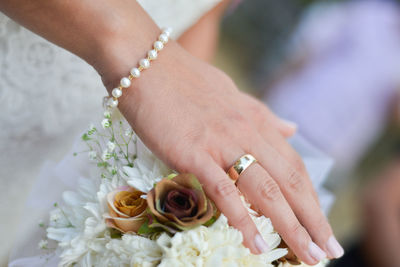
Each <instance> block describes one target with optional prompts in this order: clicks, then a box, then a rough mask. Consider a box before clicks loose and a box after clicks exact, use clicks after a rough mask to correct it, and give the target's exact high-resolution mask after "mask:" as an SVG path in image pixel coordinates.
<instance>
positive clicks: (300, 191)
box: [250, 137, 344, 258]
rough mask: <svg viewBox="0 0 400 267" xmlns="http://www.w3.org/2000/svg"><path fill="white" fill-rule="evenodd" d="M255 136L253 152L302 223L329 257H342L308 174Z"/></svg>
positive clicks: (341, 251)
mask: <svg viewBox="0 0 400 267" xmlns="http://www.w3.org/2000/svg"><path fill="white" fill-rule="evenodd" d="M257 139H258V138H255V140H254V141H255V143H254V144H255V145H254V146H253V148H252V151H251V152H250V153H251V154H253V156H254V157H256V158H257V159H258V160H259V162H260V164H261V165H262V166H263V167H264V168H265V170H266V171H267V172H268V173H269V174H270V175H271V177H273V179H274V180H275V181H276V183H277V184H278V185H279V187H280V188H281V190H282V193H283V195H284V196H285V198H286V200H287V202H288V203H289V205H290V207H291V208H292V209H293V211H294V213H295V215H296V216H297V218H298V219H299V221H300V223H301V224H302V225H303V226H304V227H305V228H306V230H307V231H308V233H309V234H310V235H311V238H312V240H313V241H314V242H315V243H316V244H317V245H318V246H319V247H320V248H322V249H323V250H324V251H325V252H326V254H327V255H328V257H329V258H339V257H341V256H342V255H343V252H344V251H343V248H342V247H341V246H340V245H339V243H338V242H337V240H336V238H335V237H334V236H333V231H332V228H331V226H330V225H329V223H328V221H327V219H326V217H325V215H324V214H323V213H322V210H321V209H320V206H319V205H318V203H317V201H315V198H314V193H313V191H314V190H313V188H312V187H310V186H309V184H310V181H309V178H308V176H307V175H305V174H304V173H300V172H299V171H298V170H297V169H298V168H299V167H297V168H295V167H293V166H292V165H291V164H290V163H289V162H288V161H287V160H286V159H285V158H284V157H283V156H282V155H281V154H280V153H278V152H277V151H276V150H275V149H274V148H273V147H272V146H271V145H269V144H267V143H265V142H263V140H262V138H261V137H260V139H258V140H257Z"/></svg>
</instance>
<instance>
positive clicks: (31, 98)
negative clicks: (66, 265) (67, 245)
mask: <svg viewBox="0 0 400 267" xmlns="http://www.w3.org/2000/svg"><path fill="white" fill-rule="evenodd" d="M139 2H140V3H141V5H142V6H143V7H144V9H146V10H147V11H148V12H149V14H150V15H151V16H152V18H153V19H154V20H155V21H156V23H157V24H158V25H159V26H160V27H161V26H171V27H173V28H174V37H175V38H176V37H178V36H179V35H180V34H181V33H183V32H184V31H185V30H186V29H187V28H188V27H190V26H191V25H193V24H194V23H195V22H196V21H197V20H198V19H199V18H200V17H201V16H202V15H203V14H204V13H206V12H207V11H208V10H210V9H211V8H212V7H214V6H215V5H216V4H217V3H218V2H219V0H192V1H189V0H147V1H146V0H141V1H139ZM105 93H106V91H105V90H104V88H103V86H102V84H101V81H100V78H99V77H98V75H97V73H96V72H95V71H94V70H93V69H92V68H91V67H90V66H88V65H87V64H86V63H85V62H84V61H82V60H81V59H79V58H77V57H76V56H74V55H72V54H71V53H69V52H67V51H65V50H63V49H61V48H59V47H57V46H55V45H53V44H51V43H49V42H47V41H46V40H44V39H43V38H41V37H39V36H37V35H35V34H33V33H31V32H30V31H28V30H26V29H25V28H23V27H21V26H19V25H18V24H16V23H15V22H13V21H12V20H10V19H9V18H7V17H6V16H5V15H4V14H2V13H0V102H1V105H0V152H1V153H0V177H1V182H0V190H1V191H0V192H1V194H0V214H1V217H2V220H1V227H0V236H1V237H2V238H1V240H2V241H1V244H0V259H1V261H0V265H3V264H2V263H4V262H5V261H6V255H7V254H8V250H9V248H10V245H11V244H12V243H13V240H14V237H15V234H16V232H17V230H16V226H17V225H18V223H19V219H20V217H21V214H23V212H24V211H23V207H24V203H25V200H26V199H27V196H28V192H29V191H30V188H31V185H32V184H33V183H34V182H35V178H36V177H37V175H38V173H39V170H40V168H41V166H42V165H43V163H44V162H45V161H46V160H53V161H58V160H59V159H60V158H61V157H62V156H64V155H65V154H66V153H67V152H69V150H70V148H71V145H72V143H73V140H74V138H75V137H76V136H77V135H78V134H79V133H80V132H82V131H83V130H84V129H85V128H86V127H87V125H88V124H89V123H90V121H91V120H93V119H94V118H97V116H98V114H101V112H102V107H101V103H102V97H103V96H104V95H105ZM27 223H29V222H27ZM30 223H33V224H34V225H36V222H30Z"/></svg>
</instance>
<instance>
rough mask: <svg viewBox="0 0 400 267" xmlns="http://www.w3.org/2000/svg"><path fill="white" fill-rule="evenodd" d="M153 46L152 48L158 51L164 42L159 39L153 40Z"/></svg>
mask: <svg viewBox="0 0 400 267" xmlns="http://www.w3.org/2000/svg"><path fill="white" fill-rule="evenodd" d="M153 46H154V49H155V50H158V51H160V50H162V49H163V48H164V44H163V43H162V42H161V41H155V42H154V45H153Z"/></svg>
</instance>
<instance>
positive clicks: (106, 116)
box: [103, 110, 111, 119]
mask: <svg viewBox="0 0 400 267" xmlns="http://www.w3.org/2000/svg"><path fill="white" fill-rule="evenodd" d="M103 116H104V118H106V119H111V112H110V111H108V110H106V111H104V113H103Z"/></svg>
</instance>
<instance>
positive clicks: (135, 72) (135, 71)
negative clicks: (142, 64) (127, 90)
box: [131, 68, 140, 78]
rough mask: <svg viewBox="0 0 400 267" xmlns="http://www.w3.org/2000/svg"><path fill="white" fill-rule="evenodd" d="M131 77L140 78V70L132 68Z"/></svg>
mask: <svg viewBox="0 0 400 267" xmlns="http://www.w3.org/2000/svg"><path fill="white" fill-rule="evenodd" d="M131 75H132V76H133V77H135V78H138V77H139V76H140V70H139V69H138V68H132V69H131Z"/></svg>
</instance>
